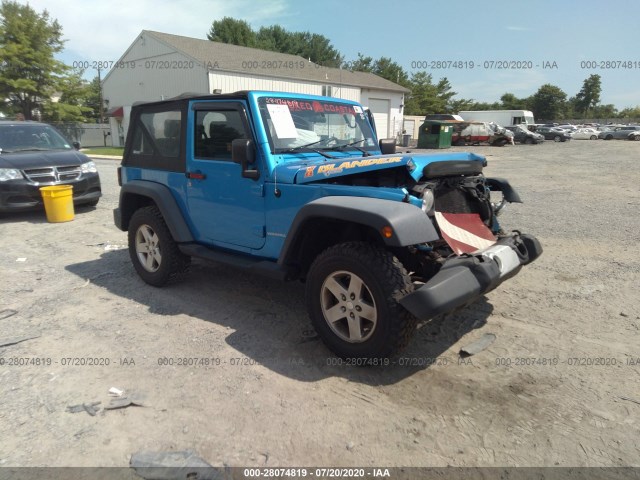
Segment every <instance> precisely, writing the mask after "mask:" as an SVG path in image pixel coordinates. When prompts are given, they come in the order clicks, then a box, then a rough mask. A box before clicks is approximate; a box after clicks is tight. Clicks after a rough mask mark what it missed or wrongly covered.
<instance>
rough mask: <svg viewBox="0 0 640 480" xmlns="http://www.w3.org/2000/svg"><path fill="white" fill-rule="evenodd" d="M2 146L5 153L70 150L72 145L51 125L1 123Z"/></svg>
mask: <svg viewBox="0 0 640 480" xmlns="http://www.w3.org/2000/svg"><path fill="white" fill-rule="evenodd" d="M0 148H1V149H2V152H4V153H11V152H21V151H37V150H58V149H60V150H69V149H71V146H70V145H69V142H67V141H66V140H65V139H64V138H63V137H62V135H60V134H59V133H58V132H57V131H56V130H55V129H54V128H52V127H50V126H49V125H33V124H28V123H25V124H21V125H16V124H14V125H0Z"/></svg>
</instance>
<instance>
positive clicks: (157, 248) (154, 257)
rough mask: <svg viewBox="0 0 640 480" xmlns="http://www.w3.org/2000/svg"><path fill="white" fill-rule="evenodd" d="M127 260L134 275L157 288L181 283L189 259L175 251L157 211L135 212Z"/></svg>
mask: <svg viewBox="0 0 640 480" xmlns="http://www.w3.org/2000/svg"><path fill="white" fill-rule="evenodd" d="M129 256H130V257H131V261H132V262H133V266H134V267H135V269H136V271H137V272H138V275H140V277H141V278H142V279H143V280H144V281H145V282H147V283H148V284H149V285H154V286H156V287H161V286H163V285H165V284H167V283H170V282H174V281H178V280H182V278H184V276H185V274H186V273H187V271H188V270H189V265H190V263H191V258H190V257H189V256H187V255H184V254H183V253H182V252H180V250H179V249H178V246H177V244H176V242H175V241H174V240H173V237H172V236H171V232H169V228H168V227H167V224H166V223H165V221H164V219H163V218H162V214H161V213H160V211H159V210H158V208H157V207H155V206H153V207H144V208H141V209H139V210H137V211H136V212H135V213H134V214H133V216H132V217H131V221H130V222H129Z"/></svg>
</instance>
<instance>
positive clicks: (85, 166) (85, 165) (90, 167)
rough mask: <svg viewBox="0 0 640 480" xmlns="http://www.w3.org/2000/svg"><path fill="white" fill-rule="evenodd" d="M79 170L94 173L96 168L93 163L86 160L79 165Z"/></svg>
mask: <svg viewBox="0 0 640 480" xmlns="http://www.w3.org/2000/svg"><path fill="white" fill-rule="evenodd" d="M80 170H81V171H82V173H96V172H97V171H98V168H97V167H96V164H95V163H93V162H87V163H83V164H82V165H80Z"/></svg>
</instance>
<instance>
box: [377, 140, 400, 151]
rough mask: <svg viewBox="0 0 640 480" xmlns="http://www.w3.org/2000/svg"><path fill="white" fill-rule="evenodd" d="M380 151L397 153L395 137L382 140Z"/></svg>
mask: <svg viewBox="0 0 640 480" xmlns="http://www.w3.org/2000/svg"><path fill="white" fill-rule="evenodd" d="M380 151H381V152H382V154H383V155H392V154H394V153H396V140H395V139H394V138H383V139H381V140H380Z"/></svg>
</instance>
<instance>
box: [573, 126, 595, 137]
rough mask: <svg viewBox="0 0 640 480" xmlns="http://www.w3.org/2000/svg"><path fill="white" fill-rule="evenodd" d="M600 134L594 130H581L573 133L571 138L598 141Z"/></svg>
mask: <svg viewBox="0 0 640 480" xmlns="http://www.w3.org/2000/svg"><path fill="white" fill-rule="evenodd" d="M599 133H600V132H598V131H597V130H596V129H594V128H580V129H578V130H576V131H575V132H573V134H572V135H571V138H573V139H574V140H597V139H598V134H599Z"/></svg>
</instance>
